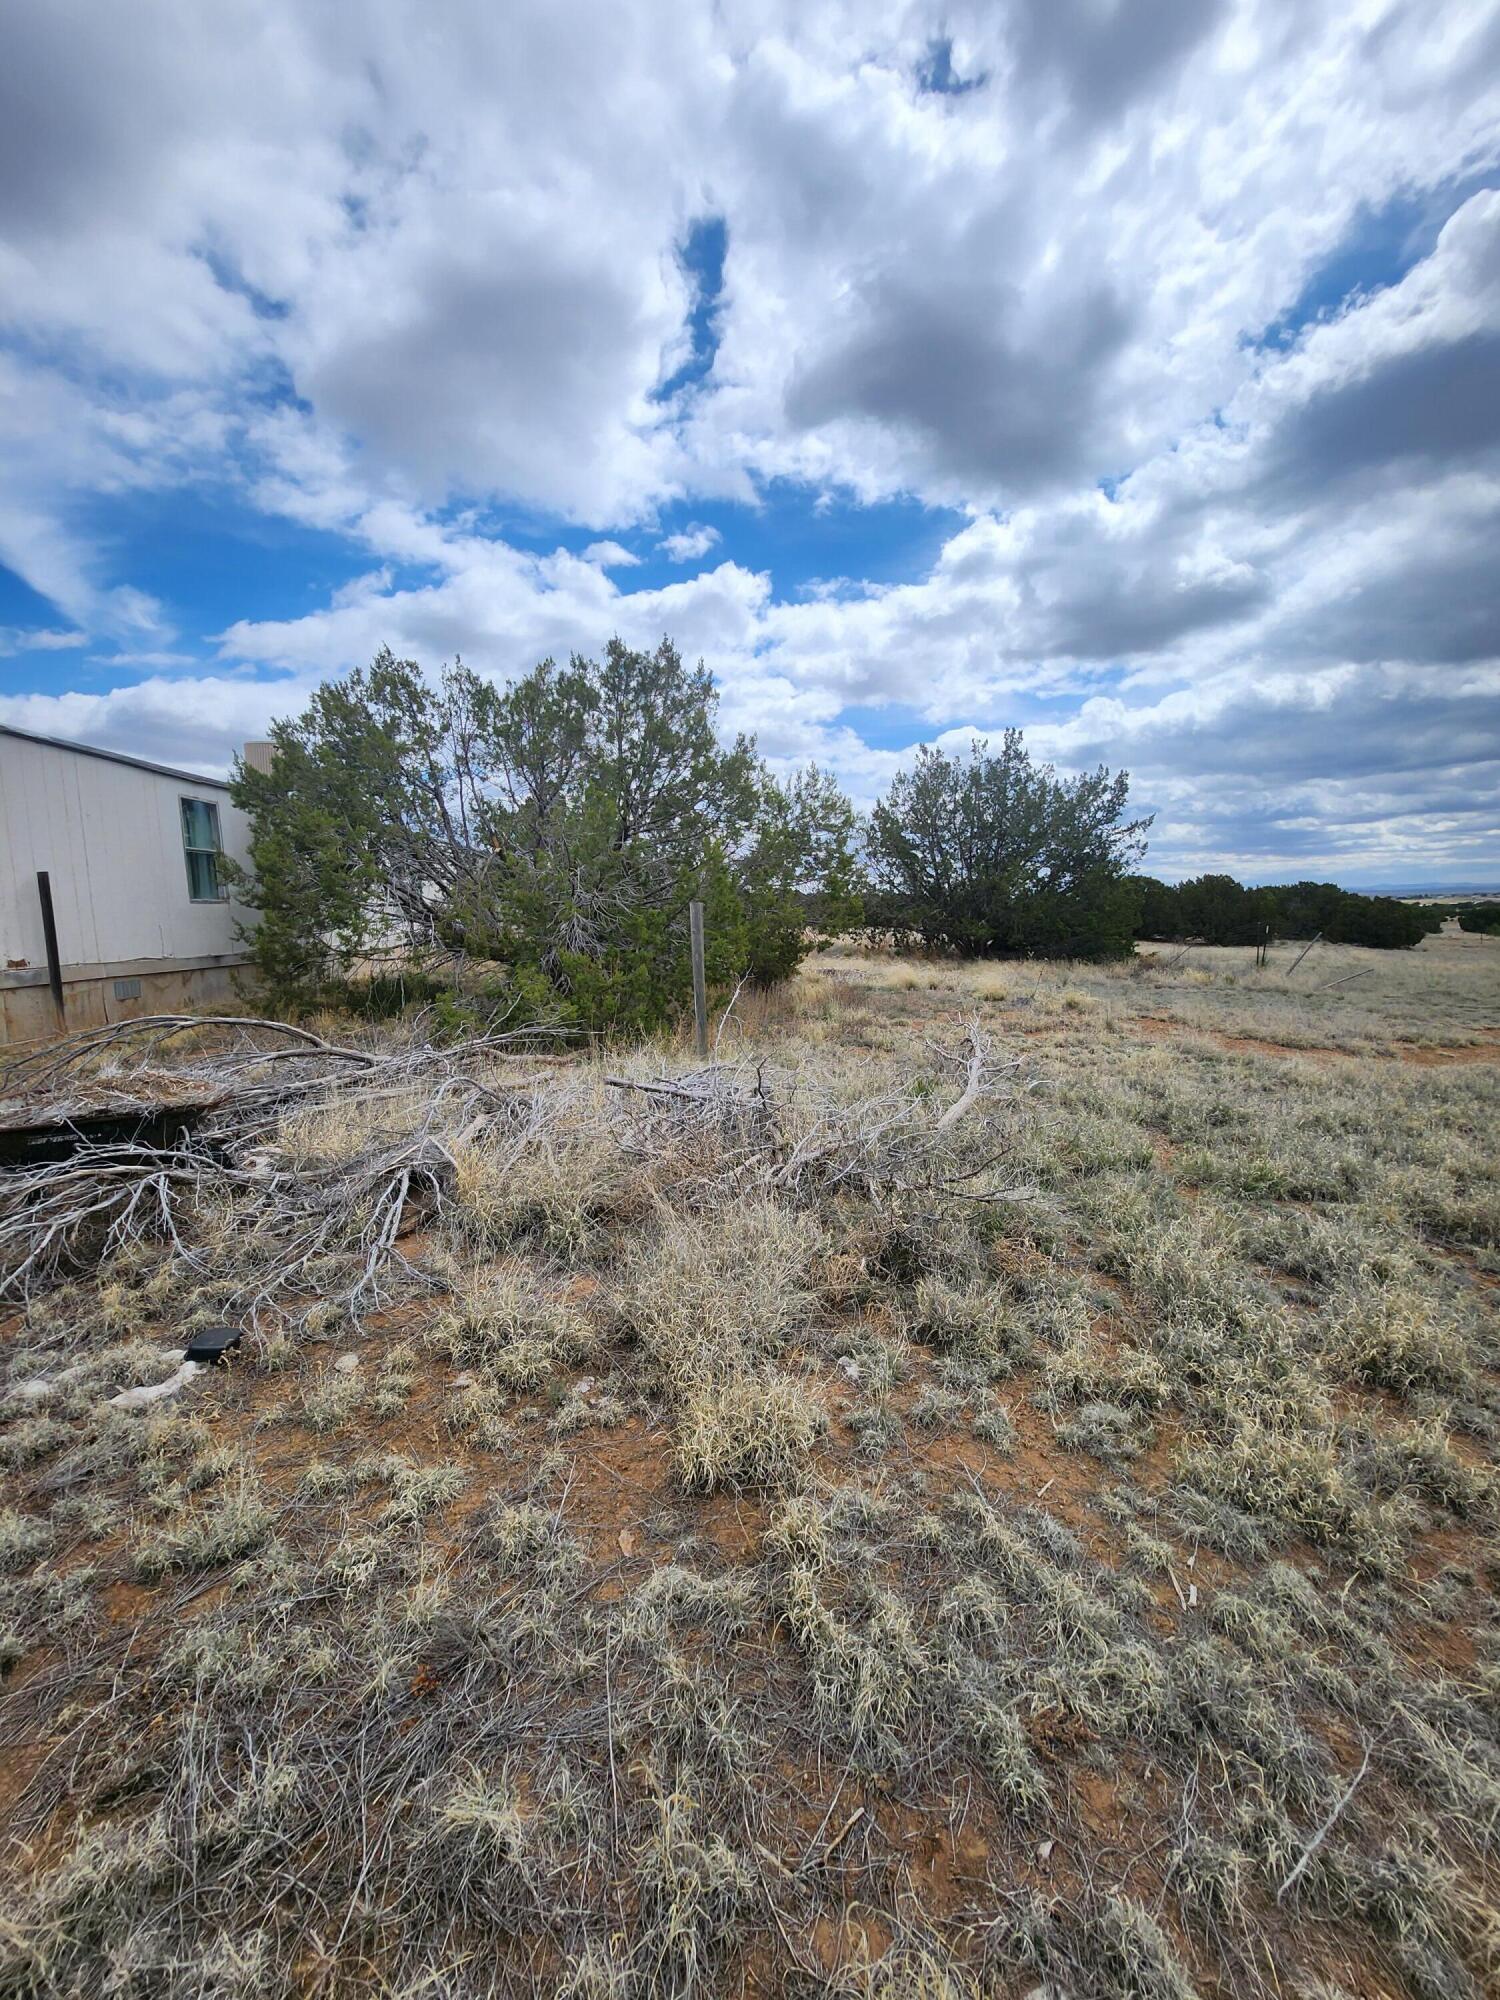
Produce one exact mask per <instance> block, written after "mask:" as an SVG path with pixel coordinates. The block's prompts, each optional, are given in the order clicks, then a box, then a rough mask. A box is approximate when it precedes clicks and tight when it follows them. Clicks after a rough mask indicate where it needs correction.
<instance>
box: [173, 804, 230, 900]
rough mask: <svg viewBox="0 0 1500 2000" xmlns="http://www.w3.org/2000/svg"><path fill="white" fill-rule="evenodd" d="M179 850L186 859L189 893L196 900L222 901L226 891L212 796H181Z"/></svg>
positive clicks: (217, 821) (221, 850)
mask: <svg viewBox="0 0 1500 2000" xmlns="http://www.w3.org/2000/svg"><path fill="white" fill-rule="evenodd" d="M179 804H180V805H181V807H182V852H183V857H184V859H185V860H186V862H187V878H188V895H189V897H190V898H191V899H192V901H193V902H195V903H222V902H223V901H224V900H225V896H226V894H227V892H226V890H225V888H224V885H223V883H222V882H221V881H220V879H219V856H220V855H221V854H222V853H223V851H224V850H223V845H222V843H221V841H220V839H219V808H218V807H217V806H216V805H215V804H214V802H213V800H212V799H187V798H184V799H181V800H180V801H179Z"/></svg>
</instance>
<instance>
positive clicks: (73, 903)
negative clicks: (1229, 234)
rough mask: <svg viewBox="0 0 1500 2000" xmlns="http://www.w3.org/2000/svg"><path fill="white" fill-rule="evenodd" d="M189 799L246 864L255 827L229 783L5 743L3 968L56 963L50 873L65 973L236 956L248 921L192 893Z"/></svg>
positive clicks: (0, 817) (19, 741) (0, 741)
mask: <svg viewBox="0 0 1500 2000" xmlns="http://www.w3.org/2000/svg"><path fill="white" fill-rule="evenodd" d="M184 797H190V798H205V799H211V800H213V802H214V803H215V804H216V805H217V806H218V808H219V831H220V837H221V839H222V841H223V844H224V848H225V851H226V852H227V853H229V854H230V855H232V856H233V857H234V858H235V859H236V860H240V861H243V860H245V859H246V839H247V828H246V825H245V821H244V819H243V816H242V815H241V814H240V813H238V812H237V811H236V810H235V809H234V807H233V806H232V805H231V804H230V802H229V794H228V791H227V789H226V788H225V787H224V786H223V785H220V784H215V783H211V782H208V781H206V780H193V781H188V780H186V779H179V778H174V777H169V776H166V775H164V774H163V773H161V772H157V771H145V770H140V769H138V768H137V767H136V766H134V765H131V764H119V763H114V762H111V761H110V760H108V759H106V758H102V757H91V756H87V755H84V754H80V753H79V752H77V751H74V750H69V749H65V748H62V747H60V746H57V745H53V744H46V743H32V742H29V741H26V740H25V739H23V738H19V737H14V736H3V735H0V959H7V960H9V959H25V960H26V961H27V963H28V964H31V965H42V964H45V962H46V948H45V945H44V942H43V938H42V921H41V910H40V906H39V904H38V901H37V892H36V875H37V870H38V869H40V868H45V869H46V870H47V871H48V873H49V875H50V877H51V881H52V900H53V906H54V908H55V909H56V912H57V933H58V949H59V951H60V953H61V956H62V960H63V963H64V965H81V964H93V963H100V962H103V963H112V962H115V961H119V960H123V959H139V958H163V959H176V958H193V957H202V956H207V955H209V954H221V953H227V952H235V951H238V950H239V949H240V948H241V947H240V944H239V941H238V940H237V939H236V937H235V934H234V926H235V921H236V919H237V918H243V917H244V916H245V915H246V912H245V911H244V910H242V909H239V908H237V907H236V906H234V905H232V904H229V903H195V902H194V901H193V900H192V898H191V896H190V894H189V891H188V876H187V864H186V862H185V860H184V858H183V851H182V817H181V808H180V804H179V801H180V800H181V799H182V798H184Z"/></svg>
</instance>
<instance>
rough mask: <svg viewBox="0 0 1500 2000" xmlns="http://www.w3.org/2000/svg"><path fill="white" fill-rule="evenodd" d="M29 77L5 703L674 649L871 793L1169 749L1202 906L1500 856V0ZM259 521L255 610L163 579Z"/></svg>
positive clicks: (1039, 7) (4, 84) (190, 754)
mask: <svg viewBox="0 0 1500 2000" xmlns="http://www.w3.org/2000/svg"><path fill="white" fill-rule="evenodd" d="M8 44H9V46H8V54H7V61H6V63H5V64H4V65H3V66H0V564H3V565H4V566H5V568H6V570H7V571H8V572H9V576H10V581H11V584H12V586H13V588H12V590H11V594H10V595H9V596H0V690H3V692H0V719H4V720H7V721H10V722H12V723H14V724H16V725H17V726H20V727H31V728H36V729H39V730H43V731H45V732H48V733H52V734H59V735H76V736H80V737H84V738H87V739H89V740H93V741H98V742H103V743H107V744H110V745H114V746H116V747H124V748H130V749H134V750H137V751H142V752H146V753H149V754H151V755H154V756H158V757H161V758H164V759H166V760H168V761H173V762H179V761H180V762H190V763H201V764H203V765H205V766H212V767H221V766H222V765H223V764H224V763H225V762H226V761H227V759H228V757H229V756H230V755H231V754H232V752H233V750H234V748H235V747H236V746H237V745H238V743H239V742H240V741H241V740H243V738H244V737H246V736H247V735H255V734H258V733H260V732H261V731H262V730H263V728H264V726H265V723H266V721H267V719H268V718H269V717H270V716H271V715H272V714H276V713H285V712H287V711H289V710H290V709H293V708H295V707H296V706H297V704H298V703H299V701H300V700H301V699H302V698H303V697H304V696H305V694H306V692H307V690H308V689H309V688H310V687H311V686H312V685H314V684H315V683H316V681H317V680H318V679H319V678H321V677H324V676H326V675H329V674H334V673H337V672H339V671H341V670H343V669H345V668H347V667H348V666H350V665H353V664H355V663H357V662H360V661H362V660H365V659H367V658H368V657H369V656H370V654H371V653H372V652H373V651H374V650H375V648H376V647H377V646H379V645H380V644H383V643H389V644H390V645H392V646H393V647H395V648H396V649H397V650H399V651H402V652H407V653H410V654H412V655H414V656H415V657H417V658H419V659H421V660H422V661H423V662H424V663H426V664H428V665H430V666H434V667H435V666H436V665H437V664H438V663H439V662H440V661H441V660H442V659H443V658H444V657H450V656H451V655H452V654H453V653H455V652H461V653H462V654H463V656H464V658H465V659H466V660H467V661H468V662H469V663H470V664H471V665H475V666H478V667H480V668H481V669H482V670H484V671H486V672H489V673H492V674H494V675H495V676H496V677H498V678H504V677H506V676H508V675H510V674H512V673H515V672H518V671H524V670H525V669H526V668H527V667H528V666H529V665H531V664H532V663H534V661H535V660H536V659H538V658H540V657H542V656H543V655H545V654H548V653H552V654H565V653H567V652H568V651H571V650H573V649H575V648H576V649H579V650H589V651H592V650H596V649H597V648H598V647H599V645H601V644H602V642H603V640H604V639H605V638H606V637H608V636H609V634H610V633H612V632H615V631H619V632H620V633H621V634H622V635H623V636H625V637H626V638H627V639H630V640H635V641H640V642H643V643H644V642H652V641H654V640H655V639H656V638H657V637H659V636H660V634H661V633H662V632H663V631H669V632H671V633H672V634H673V636H674V637H675V638H676V639H677V640H678V642H679V644H680V645H681V646H682V648H683V650H684V651H685V652H687V653H689V654H692V655H696V654H698V653H701V654H702V655H703V656H704V657H705V658H706V659H707V661H708V662H709V664H710V665H711V667H712V668H713V669H714V671H715V673H716V674H717V675H718V677H719V681H720V684H721V688H722V691H723V697H724V707H725V713H726V720H727V722H728V723H729V724H730V725H731V726H736V727H738V726H743V727H748V728H753V729H755V730H756V731H757V732H758V734H759V736H760V739H761V743H762V746H763V748H765V749H766V750H767V752H768V753H769V754H771V755H772V756H774V757H776V758H782V759H789V760H790V759H796V758H801V757H805V756H809V755H815V756H817V757H818V758H819V759H820V761H823V762H826V763H828V764H830V765H831V766H832V767H833V768H834V769H835V770H836V771H837V772H838V773H839V774H840V776H841V777H842V778H843V779H844V781H845V782H846V783H847V784H848V785H849V786H850V787H851V788H852V789H853V790H854V791H855V792H856V793H857V794H858V795H859V796H861V797H862V798H868V797H869V796H871V795H872V794H873V792H874V791H876V790H878V789H879V787H880V786H881V785H882V784H883V783H884V782H885V781H886V779H887V778H888V777H889V775H890V773H891V771H892V770H893V769H894V768H895V767H896V765H897V764H898V762H899V761H900V759H901V757H902V754H903V751H904V750H905V748H906V746H909V745H910V744H911V743H913V742H915V741H917V740H921V739H926V740H945V739H952V740H958V739H960V738H962V737H963V736H964V735H966V734H968V733H971V732H973V731H975V730H978V731H985V730H997V729H999V728H1000V727H1002V726H1004V725H1005V724H1006V723H1008V722H1012V721H1017V722H1020V723H1022V724H1023V725H1024V726H1025V728H1026V730H1027V733H1028V738H1029V739H1030V740H1032V741H1033V742H1034V743H1035V744H1036V745H1037V746H1038V747H1039V748H1041V749H1042V750H1044V751H1045V752H1046V753H1047V754H1048V755H1051V756H1054V757H1055V758H1057V759H1058V760H1059V761H1060V762H1063V763H1066V764H1068V765H1070V766H1073V767H1079V766H1082V765H1088V764H1092V763H1095V762H1098V761H1106V762H1109V763H1111V764H1118V763H1124V764H1125V765H1127V766H1128V768H1129V769H1130V770H1131V771H1132V773H1133V774H1134V777H1135V781H1136V793H1137V796H1138V798H1139V799H1140V801H1141V803H1142V804H1144V805H1146V806H1148V807H1153V806H1154V807H1155V808H1156V810H1157V812H1158V822H1157V829H1156V839H1155V842H1154V846H1153V856H1152V860H1153V865H1155V866H1157V867H1159V868H1160V869H1161V870H1162V871H1163V872H1166V873H1178V872H1182V871H1191V870H1194V869H1196V868H1199V867H1202V866H1210V865H1214V866H1231V867H1235V868H1237V869H1238V870H1240V871H1242V872H1247V873H1252V874H1260V875H1274V874H1284V873H1287V872H1296V873H1304V872H1318V873H1329V874H1335V875H1339V876H1341V877H1342V878H1343V879H1345V880H1348V881H1351V882H1360V881H1367V882H1368V881H1389V880H1401V879H1413V880H1417V879H1437V878H1439V877H1442V876H1450V877H1452V878H1455V879H1465V880H1474V879H1477V878H1479V877H1483V876H1486V875H1493V876H1496V877H1497V878H1500V824H1497V822H1500V803H1497V802H1500V762H1497V760H1500V636H1497V635H1500V581H1497V577H1500V565H1497V564H1496V562H1495V559H1494V550H1495V548H1496V547H1497V546H1500V533H1497V531H1500V193H1497V191H1496V189H1497V184H1500V173H1497V162H1500V84H1497V79H1500V6H1495V5H1484V4H1474V0H1429V4H1425V5H1416V4H1405V0H1395V4H1383V0H1369V4H1363V5H1359V6H1352V7H1339V8H1316V7H1308V6H1306V5H1303V4H1298V0H1132V4H1130V5H1128V6H1127V4H1126V0H1046V4H1044V3H1043V0H1012V4H1009V5H1006V6H1001V7H994V6H979V5H977V4H974V5H962V4H960V5H945V6H944V7H943V8H941V9H939V8H937V7H936V6H933V5H893V6H889V7H886V8H880V7H876V8H871V7H869V6H868V5H861V6H859V7H857V8H856V7H855V6H853V5H852V4H851V5H848V6H843V5H839V4H835V3H834V0H821V4H817V5H813V6H811V7H797V8H793V7H790V6H787V5H781V4H772V0H745V4H737V3H735V0H732V3H731V4H725V5H721V6H718V7H715V8H709V7H707V6H704V7H698V8H689V9H678V10H666V11H664V10H662V9H660V8H658V7H651V6H649V5H646V4H639V5H632V4H627V3H626V0H616V4H612V5H610V6H608V7H605V6H602V5H598V6H593V5H584V4H582V0H577V3H576V4H568V5H565V6H561V7H559V6H555V5H554V6H547V7H543V6H540V5H538V6H535V7H528V6H525V5H521V6H519V7H517V8H512V9H509V10H507V11H506V14H505V18H504V20H503V21H501V20H500V19H499V17H497V16H496V15H495V13H494V10H493V9H486V8H482V7H480V6H478V5H477V4H472V5H470V4H455V5H452V6H449V7H446V8H444V9H442V10H440V11H439V12H438V13H437V14H433V13H432V11H431V10H426V9H418V8H417V7H416V6H415V5H414V4H411V0H381V4H376V5H373V6H371V7H368V8H363V9H358V10H352V9H346V10H332V11H324V10H311V9H307V8H305V7H298V6H296V5H294V4H292V0H259V4H257V5H254V6H250V5H242V4H238V0H225V4H223V5H222V6H219V7H215V8H213V9H208V10H205V9H202V8H200V7H195V6H192V5H190V4H187V0H142V4H140V5H138V6H136V7H133V8H131V9H129V10H122V9H119V8H117V7H111V6H109V5H106V4H104V0H48V4H47V5H45V6H44V5H42V4H41V0H23V4H22V6H21V7H20V8H19V9H18V10H16V12H15V14H14V16H13V19H12V22H11V25H10V27H9V30H8ZM797 509H801V510H803V512H802V513H801V514H798V513H796V510H797ZM231 511H232V515H233V520H234V523H235V526H234V529H233V533H232V534H231V533H230V531H229V530H228V529H227V528H226V529H225V530H224V535H225V541H224V546H223V547H222V549H218V550H209V551H207V552H206V553H205V554H204V556H203V558H202V561H201V562H199V563H198V565H197V567H198V570H199V571H202V570H203V569H205V568H216V569H218V570H222V572H223V574H224V576H225V577H226V579H227V581H226V582H225V583H224V585H223V591H222V595H221V597H220V599H218V600H216V605H217V606H221V607H222V606H227V609H222V608H216V611H215V615H214V616H213V617H212V618H207V617H205V616H204V614H203V613H202V612H201V611H200V609H199V607H198V603H197V600H196V599H195V596H194V590H193V587H192V585H191V583H190V582H183V581H181V580H179V573H178V572H177V571H174V570H173V569H172V566H171V565H170V563H168V562H166V561H165V551H166V550H167V548H168V546H169V545H170V544H171V543H172V542H173V539H174V538H179V539H181V540H182V541H183V543H184V545H186V542H187V538H188V537H190V536H191V535H192V534H193V533H195V532H197V529H196V527H195V523H197V522H198V521H200V520H202V519H204V518H207V517H208V516H209V515H212V517H213V518H214V519H216V520H224V519H226V518H228V516H229V514H230V512H231ZM835 516H836V517H837V519H838V521H839V522H840V523H841V524H843V526H844V527H845V528H846V529H847V532H845V534H844V539H843V540H842V541H841V542H840V543H839V545H838V546H839V549H840V552H841V560H843V562H844V571H843V573H840V574H838V575H835V576H830V575H829V574H828V572H827V570H826V569H820V570H816V571H815V570H813V569H811V568H809V567H808V564H807V563H806V562H803V561H801V560H800V552H799V549H798V547H797V537H796V534H795V532H794V530H793V528H792V527H790V526H789V525H788V523H789V522H791V521H792V520H793V519H794V518H795V519H802V518H806V519H807V520H808V521H810V522H811V523H812V524H813V529H816V526H817V524H818V523H819V522H820V521H822V520H824V519H825V518H827V519H832V518H834V517H835ZM911 520H914V521H916V522H918V523H923V522H925V523H929V524H936V525H935V526H932V527H931V528H930V529H929V530H928V531H927V532H925V533H917V532H916V531H915V530H914V531H913V533H912V536H911V546H910V552H909V554H907V555H906V556H905V557H904V558H903V555H902V549H901V544H900V537H899V535H897V534H895V533H894V530H893V529H891V528H889V527H888V526H887V524H889V523H897V524H899V523H904V522H907V521H911ZM142 523H145V524H146V526H144V527H143V526H142V525H141V524H142ZM127 529H128V530H129V532H127ZM812 533H813V530H811V529H810V530H809V534H810V535H812ZM143 538H149V539H145V540H143ZM299 538H301V539H299ZM262 545H264V546H265V547H266V548H269V549H271V550H272V551H280V555H279V557H278V561H279V562H280V564H281V569H282V574H281V575H280V576H278V577H272V578H271V580H270V581H268V564H269V559H267V560H257V562H255V563H253V564H252V563H250V562H248V561H245V560H242V557H243V552H244V551H245V550H246V549H253V548H256V547H259V546H262ZM893 546H894V549H895V553H894V555H893V553H892V549H893ZM314 547H316V548H317V549H319V550H324V549H332V550H336V551H338V552H339V559H340V561H341V563H342V568H341V570H340V573H339V576H338V579H337V580H336V581H333V582H330V583H328V584H327V585H326V587H324V586H319V587H317V588H314V589H312V590H311V591H309V589H308V588H304V587H301V584H300V582H299V580H298V579H296V578H295V577H294V576H293V575H292V572H295V571H296V570H297V567H298V563H299V551H300V550H301V549H303V548H309V549H311V548H314ZM143 549H144V551H145V553H144V554H143V553H142V550H143ZM154 557H161V558H162V559H161V560H153V559H152V558H154ZM809 561H810V558H809ZM237 563H238V565H239V569H237V567H236V565H237ZM240 569H242V570H243V572H244V574H243V581H242V582H239V583H237V582H236V578H237V575H238V574H239V570H240ZM163 578H165V579H166V580H165V581H163ZM294 584H295V585H296V586H297V587H294ZM289 606H290V607H292V608H291V609H290V610H289V608H288V607H289Z"/></svg>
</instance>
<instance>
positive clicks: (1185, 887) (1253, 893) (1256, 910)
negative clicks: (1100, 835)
mask: <svg viewBox="0 0 1500 2000" xmlns="http://www.w3.org/2000/svg"><path fill="white" fill-rule="evenodd" d="M1132 887H1133V888H1134V889H1135V890H1136V891H1137V892H1138V894H1139V896H1140V917H1139V921H1138V923H1137V926H1136V936H1137V937H1139V938H1149V939H1157V940H1160V941H1163V942H1168V943H1177V942H1185V941H1187V940H1188V939H1193V940H1195V941H1197V942H1198V943H1201V944H1259V943H1260V941H1261V939H1262V938H1263V937H1265V936H1266V935H1267V933H1269V935H1270V936H1271V937H1273V938H1288V939H1295V938H1314V937H1323V938H1326V939H1327V940H1328V942H1329V943H1330V944H1364V945H1374V946H1376V947H1377V948H1379V949H1382V950H1403V951H1404V950H1409V949H1410V948H1411V947H1412V946H1413V945H1416V944H1420V943H1421V941H1422V939H1423V938H1424V937H1428V936H1430V935H1431V934H1432V933H1433V932H1435V931H1439V930H1441V929H1442V927H1443V919H1442V915H1441V913H1440V912H1438V911H1436V910H1434V909H1433V908H1432V907H1430V906H1428V907H1423V906H1420V905H1417V904H1414V903H1403V902H1400V901H1398V900H1397V899H1396V898H1395V897H1394V896H1361V895H1358V894H1357V893H1356V892H1355V891H1353V890H1351V889H1340V888H1339V887H1338V886H1337V885H1336V884H1335V883H1333V882H1289V883H1283V884H1280V885H1277V886H1275V887H1270V888H1262V889H1250V888H1246V886H1245V885H1244V883H1242V882H1237V881H1236V880H1235V878H1234V877H1233V876H1232V875H1198V876H1195V877H1194V878H1193V879H1192V880H1191V881H1189V882H1180V883H1178V884H1177V885H1176V886H1175V887H1174V886H1173V885H1171V884H1170V883H1167V882H1158V881H1157V880H1156V879H1155V878H1154V877H1153V876H1150V875H1139V876H1136V877H1135V878H1134V881H1133V884H1132Z"/></svg>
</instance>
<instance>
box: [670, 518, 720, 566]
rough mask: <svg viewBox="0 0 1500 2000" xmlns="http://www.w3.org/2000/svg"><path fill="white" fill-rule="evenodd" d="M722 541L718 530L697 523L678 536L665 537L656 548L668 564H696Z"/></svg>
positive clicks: (683, 530)
mask: <svg viewBox="0 0 1500 2000" xmlns="http://www.w3.org/2000/svg"><path fill="white" fill-rule="evenodd" d="M720 540H722V537H721V536H720V534H719V531H718V529H717V528H710V527H708V526H706V525H705V524H704V523H702V522H695V523H694V525H693V526H692V527H690V528H684V529H682V530H681V532H680V533H678V534H675V535H664V536H663V537H662V539H661V540H660V541H659V542H658V543H657V545H656V546H657V548H658V549H659V550H660V551H661V553H662V554H663V555H664V556H665V557H666V559H667V561H668V562H674V563H686V562H696V561H697V560H698V558H699V557H700V556H706V555H707V554H708V552H709V550H710V549H711V548H713V547H714V546H715V545H716V544H717V543H718V542H719V541H720Z"/></svg>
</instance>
